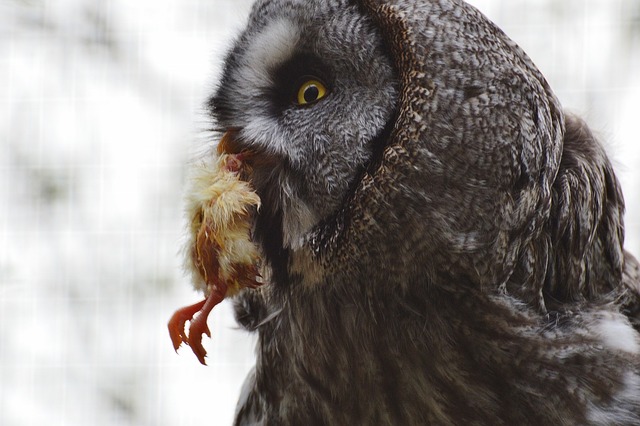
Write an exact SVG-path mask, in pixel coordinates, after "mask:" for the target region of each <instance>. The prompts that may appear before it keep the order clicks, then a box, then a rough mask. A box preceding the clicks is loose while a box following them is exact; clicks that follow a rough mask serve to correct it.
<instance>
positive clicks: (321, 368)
mask: <svg viewBox="0 0 640 426" xmlns="http://www.w3.org/2000/svg"><path fill="white" fill-rule="evenodd" d="M209 106H210V109H211V113H212V116H213V119H214V121H215V126H216V128H218V129H220V130H221V131H224V132H226V134H227V141H226V143H225V146H224V150H225V151H227V152H230V153H235V154H237V153H240V152H251V153H253V155H252V156H251V157H250V158H249V159H248V160H247V163H248V165H249V166H250V168H251V173H250V174H249V176H248V177H246V179H248V181H249V182H250V183H251V185H253V188H255V191H256V192H257V194H258V195H259V197H260V200H261V203H262V204H261V207H260V209H259V210H258V212H257V214H256V216H255V219H254V222H253V223H252V231H251V232H252V238H253V240H254V241H255V242H256V244H258V247H259V248H260V251H261V256H262V257H263V258H264V265H263V266H264V271H265V272H264V273H263V275H264V279H265V280H266V281H267V283H266V284H265V285H263V286H261V287H260V288H258V289H246V290H243V291H242V292H241V293H240V294H239V295H238V296H237V297H236V298H235V299H234V303H235V308H236V316H237V319H238V321H239V322H240V323H241V324H242V325H243V326H244V327H245V328H247V329H249V330H252V331H257V333H258V334H259V339H258V348H257V362H256V366H255V369H254V370H253V371H252V373H251V374H250V375H249V377H248V378H247V380H246V382H245V385H244V389H243V390H242V393H241V396H240V401H239V403H238V407H237V412H236V424H239V425H248V424H266V425H308V424H323V425H360V424H367V425H418V424H420V425H422V424H434V425H480V424H482V425H518V424H533V425H552V424H553V425H556V424H557V425H584V424H598V425H610V424H615V425H623V424H636V425H637V424H640V332H639V330H640V297H639V294H640V272H639V267H638V262H637V261H636V260H635V259H634V258H633V257H632V256H631V255H630V254H628V253H627V252H625V251H624V249H623V238H624V228H623V221H622V214H623V210H624V204H623V198H622V194H621V192H620V187H619V184H618V182H617V180H616V177H615V175H614V172H613V170H612V167H611V164H610V162H609V160H608V159H607V157H606V155H605V153H604V151H603V148H602V147H601V145H600V143H599V142H598V141H597V140H596V139H595V138H594V136H593V134H592V132H591V131H590V129H589V128H588V127H587V125H586V124H585V123H584V122H583V121H581V120H580V119H579V118H577V117H575V116H571V115H569V114H567V113H566V112H564V111H563V109H562V107H561V105H560V104H559V102H558V100H557V98H556V97H555V95H554V94H553V92H552V91H551V89H550V88H549V85H548V84H547V82H546V81H545V79H544V77H543V76H542V75H541V73H540V72H539V71H538V70H537V68H536V67H535V66H534V65H533V63H532V62H531V60H530V59H529V58H528V57H527V55H526V54H525V53H524V52H523V51H522V50H521V49H520V48H519V47H518V46H517V45H516V44H515V43H514V42H513V41H511V40H510V39H509V38H508V37H507V36H506V35H505V34H504V33H503V32H502V31H501V30H500V29H498V28H497V27H496V26H495V25H494V24H493V23H491V22H490V21H489V20H488V19H487V18H485V17H484V16H483V15H482V14H481V13H480V12H479V11H477V10H476V9H475V8H473V7H471V6H469V5H467V4H466V3H464V2H463V1H462V0H305V1H303V0H258V1H257V2H256V4H255V5H254V7H253V9H252V12H251V15H250V17H249V23H248V25H247V27H246V30H244V32H243V33H241V35H240V36H239V38H238V39H237V41H236V42H235V45H234V46H233V48H232V49H231V50H230V52H229V53H228V55H227V57H226V62H225V67H224V72H223V75H222V78H221V80H220V82H219V85H218V87H217V90H216V92H215V93H214V94H213V96H212V97H211V98H210V102H209ZM229 135H231V136H229Z"/></svg>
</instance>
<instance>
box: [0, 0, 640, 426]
mask: <svg viewBox="0 0 640 426" xmlns="http://www.w3.org/2000/svg"><path fill="white" fill-rule="evenodd" d="M250 3H251V2H250V1H248V0H206V1H205V0H182V1H177V0H154V1H151V0H138V1H135V2H134V1H125V0H109V1H98V0H2V1H1V2H0V424H2V425H65V426H70V425H83V426H85V425H172V426H173V425H204V424H211V425H218V424H220V425H225V424H230V423H231V421H232V417H233V411H234V408H235V403H236V400H237V397H238V393H239V390H240V386H241V384H242V381H243V379H244V376H245V374H246V373H247V371H248V370H249V369H250V368H251V366H252V365H253V363H254V349H253V347H254V343H255V341H254V339H253V338H252V337H251V336H249V335H248V334H247V333H245V332H243V331H240V330H238V329H237V327H236V325H235V323H234V320H233V316H232V313H231V309H230V303H229V302H224V303H223V304H222V305H221V306H219V307H218V308H216V309H215V310H214V312H213V313H212V316H210V318H209V325H210V328H211V331H212V339H210V340H209V339H205V340H204V345H205V348H206V349H207V351H208V353H209V356H208V364H209V366H208V367H203V366H201V365H200V364H199V363H198V361H197V360H196V358H195V357H194V356H193V354H192V353H190V351H189V349H188V348H186V349H185V348H183V349H181V350H180V351H179V354H178V355H176V354H175V352H174V351H173V348H172V346H171V342H170V340H169V337H168V333H167V331H166V322H167V320H168V319H169V317H170V315H171V314H172V313H173V311H174V310H175V309H176V308H178V307H180V306H183V305H186V304H190V303H193V302H196V301H198V300H200V297H201V296H200V295H199V294H197V293H195V292H194V291H193V290H192V289H191V286H190V284H189V280H188V279H187V278H185V277H184V276H183V273H182V271H181V266H180V265H181V259H180V258H179V256H178V248H179V246H180V237H181V234H182V229H183V223H182V186H183V184H184V176H185V169H186V167H187V165H188V163H189V159H190V158H191V156H192V153H193V152H196V151H197V150H198V148H199V147H202V146H203V145H206V144H210V143H211V142H212V141H211V140H210V136H209V134H208V133H207V132H206V129H207V128H208V126H209V123H208V121H207V117H206V114H205V113H204V108H203V102H204V100H205V98H206V96H207V95H208V94H209V92H210V91H211V89H212V88H213V87H214V85H215V81H216V78H217V76H218V75H219V72H220V66H221V62H222V55H223V53H224V51H225V49H226V48H228V47H229V44H230V41H231V40H232V38H233V37H234V35H235V34H237V33H238V32H239V31H240V29H241V28H242V25H243V24H244V22H245V20H246V16H247V14H248V10H249V7H250ZM472 3H473V4H475V5H476V6H477V7H479V8H480V9H481V10H482V11H483V12H484V13H485V14H487V15H488V16H489V17H490V18H491V19H493V20H494V21H495V22H497V23H498V25H499V26H501V27H502V28H503V29H504V30H505V32H506V33H507V34H509V35H510V36H511V37H512V38H513V39H514V40H516V41H517V42H518V43H519V44H520V45H521V46H522V47H523V48H524V49H525V50H526V51H527V52H528V53H529V54H530V56H531V57H532V58H533V60H534V62H536V63H537V65H538V66H539V68H540V69H541V70H542V71H543V73H544V74H545V75H546V76H547V78H548V80H549V81H550V83H551V86H552V87H553V88H554V89H555V90H556V92H557V94H558V96H559V97H560V99H561V100H562V102H563V103H564V105H565V107H566V108H568V109H569V110H572V111H574V112H577V113H579V114H580V115H582V116H583V117H585V118H586V119H587V121H588V122H589V123H590V124H591V126H592V127H593V129H595V130H596V131H597V132H598V134H599V135H600V136H601V138H602V139H603V140H604V141H606V145H607V150H608V152H609V153H610V155H611V157H612V158H613V160H614V163H615V166H616V169H617V171H618V176H619V178H620V179H621V181H622V184H623V188H624V191H625V194H626V199H627V216H626V223H627V247H628V248H629V249H631V250H632V251H633V252H635V253H636V255H639V254H640V189H639V188H640V130H639V129H638V122H639V121H640V107H639V106H638V105H639V104H638V99H640V0H564V1H559V0H475V1H472Z"/></svg>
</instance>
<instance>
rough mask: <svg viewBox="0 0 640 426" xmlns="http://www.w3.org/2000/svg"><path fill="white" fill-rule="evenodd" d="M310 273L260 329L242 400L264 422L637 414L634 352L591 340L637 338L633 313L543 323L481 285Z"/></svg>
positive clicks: (577, 419) (639, 383) (639, 384)
mask: <svg viewBox="0 0 640 426" xmlns="http://www.w3.org/2000/svg"><path fill="white" fill-rule="evenodd" d="M300 279H303V278H302V276H300V275H297V277H296V278H294V281H293V282H292V283H291V284H293V286H292V287H288V288H287V289H286V290H282V293H280V291H273V293H272V294H271V295H270V296H269V300H270V301H271V306H272V307H277V314H276V315H274V316H273V317H272V318H271V319H270V320H268V321H266V322H265V323H264V324H263V325H261V326H260V328H259V333H260V339H259V343H258V354H259V356H258V362H257V365H256V370H255V375H254V376H253V382H251V383H249V384H248V389H245V392H246V393H247V394H248V395H252V397H250V398H248V399H246V400H245V405H244V406H242V404H241V407H239V408H240V410H239V411H240V412H243V410H244V413H245V414H246V413H248V412H250V411H252V410H253V412H254V414H256V415H257V416H258V417H259V418H260V419H262V421H263V422H265V423H264V424H305V423H309V422H310V423H311V424H389V425H392V424H551V423H549V422H552V423H554V422H564V423H563V424H589V422H592V423H593V424H598V421H593V420H594V419H595V418H597V417H598V416H600V417H601V418H605V419H607V418H608V419H611V418H613V417H607V416H612V415H614V414H615V413H613V411H616V410H618V411H620V412H624V413H626V414H627V415H629V416H631V415H632V414H630V413H632V412H633V410H634V409H635V410H637V407H635V408H634V406H633V404H635V403H634V402H633V395H634V393H637V392H639V391H640V378H639V376H638V371H637V368H636V369H635V371H634V370H633V369H632V368H631V367H630V364H629V363H628V361H625V359H624V356H621V355H628V353H627V354H621V353H620V352H619V349H620V348H617V349H616V350H612V349H615V348H613V347H612V346H609V347H608V346H607V342H606V339H605V338H599V337H593V336H591V337H590V335H593V334H594V333H595V332H596V331H597V330H598V327H605V328H606V324H608V325H609V326H610V327H609V329H608V330H609V332H607V333H606V334H607V335H609V336H611V335H612V331H613V330H615V329H616V326H617V325H619V326H620V327H622V328H621V329H618V332H620V333H624V332H625V330H626V331H629V333H631V329H630V328H629V329H626V328H625V327H626V325H625V324H624V321H622V318H621V317H616V316H613V317H607V318H608V320H607V318H605V317H606V315H605V314H604V313H603V312H600V313H595V312H594V313H593V314H592V316H590V314H589V313H585V315H584V318H582V319H581V320H580V321H579V322H575V323H565V324H563V325H562V327H560V326H558V327H556V326H555V325H553V324H555V323H557V324H561V323H562V321H563V320H561V319H556V320H555V323H553V322H550V323H549V324H548V325H546V326H541V325H540V324H539V323H537V322H536V321H535V320H533V318H532V317H529V316H528V315H527V313H526V312H523V310H522V309H521V308H522V307H521V306H518V305H517V304H516V303H515V302H513V301H512V300H509V299H507V298H502V299H501V298H499V297H495V298H492V297H487V296H485V295H483V294H481V293H479V292H478V293H477V294H452V293H447V292H443V291H439V290H438V291H436V290H433V291H431V292H430V293H429V294H427V293H424V292H419V293H414V294H409V293H405V294H402V293H398V292H388V293H386V294H382V293H380V292H376V291H374V290H372V288H376V289H379V288H380V285H379V283H368V284H369V285H370V286H371V289H367V283H362V282H359V281H358V280H357V279H353V280H350V281H341V282H336V281H332V280H331V279H329V278H327V277H326V276H325V278H324V279H323V280H321V282H320V283H319V284H318V283H316V285H313V286H311V285H309V286H307V287H305V286H304V283H303V282H300V281H298V280H300ZM296 289H300V291H297V290H296ZM598 315H600V317H598ZM612 315H613V314H612ZM601 320H602V321H601ZM617 320H621V321H622V322H620V323H617V322H616V321H617ZM607 321H608V322H607ZM552 323H553V324H552ZM577 330H581V333H582V337H580V333H576V331H577ZM601 331H603V332H605V331H606V330H605V329H604V328H603V329H601ZM576 336H577V337H576ZM623 349H625V348H623ZM626 349H627V350H630V351H636V354H637V348H626ZM635 359H636V361H639V358H638V357H637V356H636V358H635ZM594 365H598V366H600V367H601V369H599V370H597V371H596V369H594V368H593V366H594ZM607 365H608V367H605V366H607ZM625 398H627V399H626V401H625V403H626V404H628V405H627V406H626V407H625V406H624V404H619V405H618V406H617V408H615V409H614V408H609V405H608V404H609V403H611V401H614V400H617V401H618V402H619V401H621V400H625ZM594 401H597V403H595V404H594ZM241 418H242V416H239V417H238V419H239V420H238V421H239V423H238V424H242V422H240V419H241ZM629 418H631V417H629ZM605 423H606V422H605Z"/></svg>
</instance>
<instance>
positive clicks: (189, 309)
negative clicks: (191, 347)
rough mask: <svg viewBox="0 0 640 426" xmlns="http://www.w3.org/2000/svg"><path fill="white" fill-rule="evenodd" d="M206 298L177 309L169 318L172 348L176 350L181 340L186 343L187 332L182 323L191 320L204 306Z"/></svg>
mask: <svg viewBox="0 0 640 426" xmlns="http://www.w3.org/2000/svg"><path fill="white" fill-rule="evenodd" d="M206 301H207V299H204V300H202V301H200V302H198V303H194V304H193V305H189V306H185V307H184V308H180V309H178V310H177V311H176V312H175V313H174V314H173V316H172V317H171V319H170V320H169V336H170V337H171V342H172V343H173V349H175V350H176V352H177V351H178V348H179V347H180V345H181V344H182V342H184V343H187V344H188V340H187V333H186V332H185V330H184V324H185V323H186V322H187V321H191V319H192V318H193V316H194V315H195V314H196V312H198V311H199V310H200V309H202V307H203V306H204V304H205V302H206Z"/></svg>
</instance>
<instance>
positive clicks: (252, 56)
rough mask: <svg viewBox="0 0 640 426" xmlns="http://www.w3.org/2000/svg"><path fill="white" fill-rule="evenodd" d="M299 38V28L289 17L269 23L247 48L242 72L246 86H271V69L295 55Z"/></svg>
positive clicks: (257, 87)
mask: <svg viewBox="0 0 640 426" xmlns="http://www.w3.org/2000/svg"><path fill="white" fill-rule="evenodd" d="M299 40H300V34H299V33H298V28H297V27H296V26H295V25H294V24H293V23H292V22H291V21H289V20H288V19H279V20H276V21H274V22H272V23H270V24H269V25H267V26H266V27H265V28H264V29H263V30H262V32H260V33H259V34H258V35H256V36H255V37H254V39H253V42H252V43H251V44H250V45H249V48H248V49H247V53H246V56H245V61H246V62H245V64H244V65H245V66H243V67H242V69H241V73H240V78H241V79H243V80H245V82H246V83H248V84H247V85H245V87H255V88H256V89H261V88H262V89H264V88H269V87H271V86H272V85H273V81H272V79H271V71H273V69H274V68H275V67H277V66H278V65H280V64H282V63H283V62H285V61H286V60H287V59H289V58H290V57H291V56H292V55H293V52H294V50H295V47H296V44H297V43H298V41H299Z"/></svg>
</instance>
